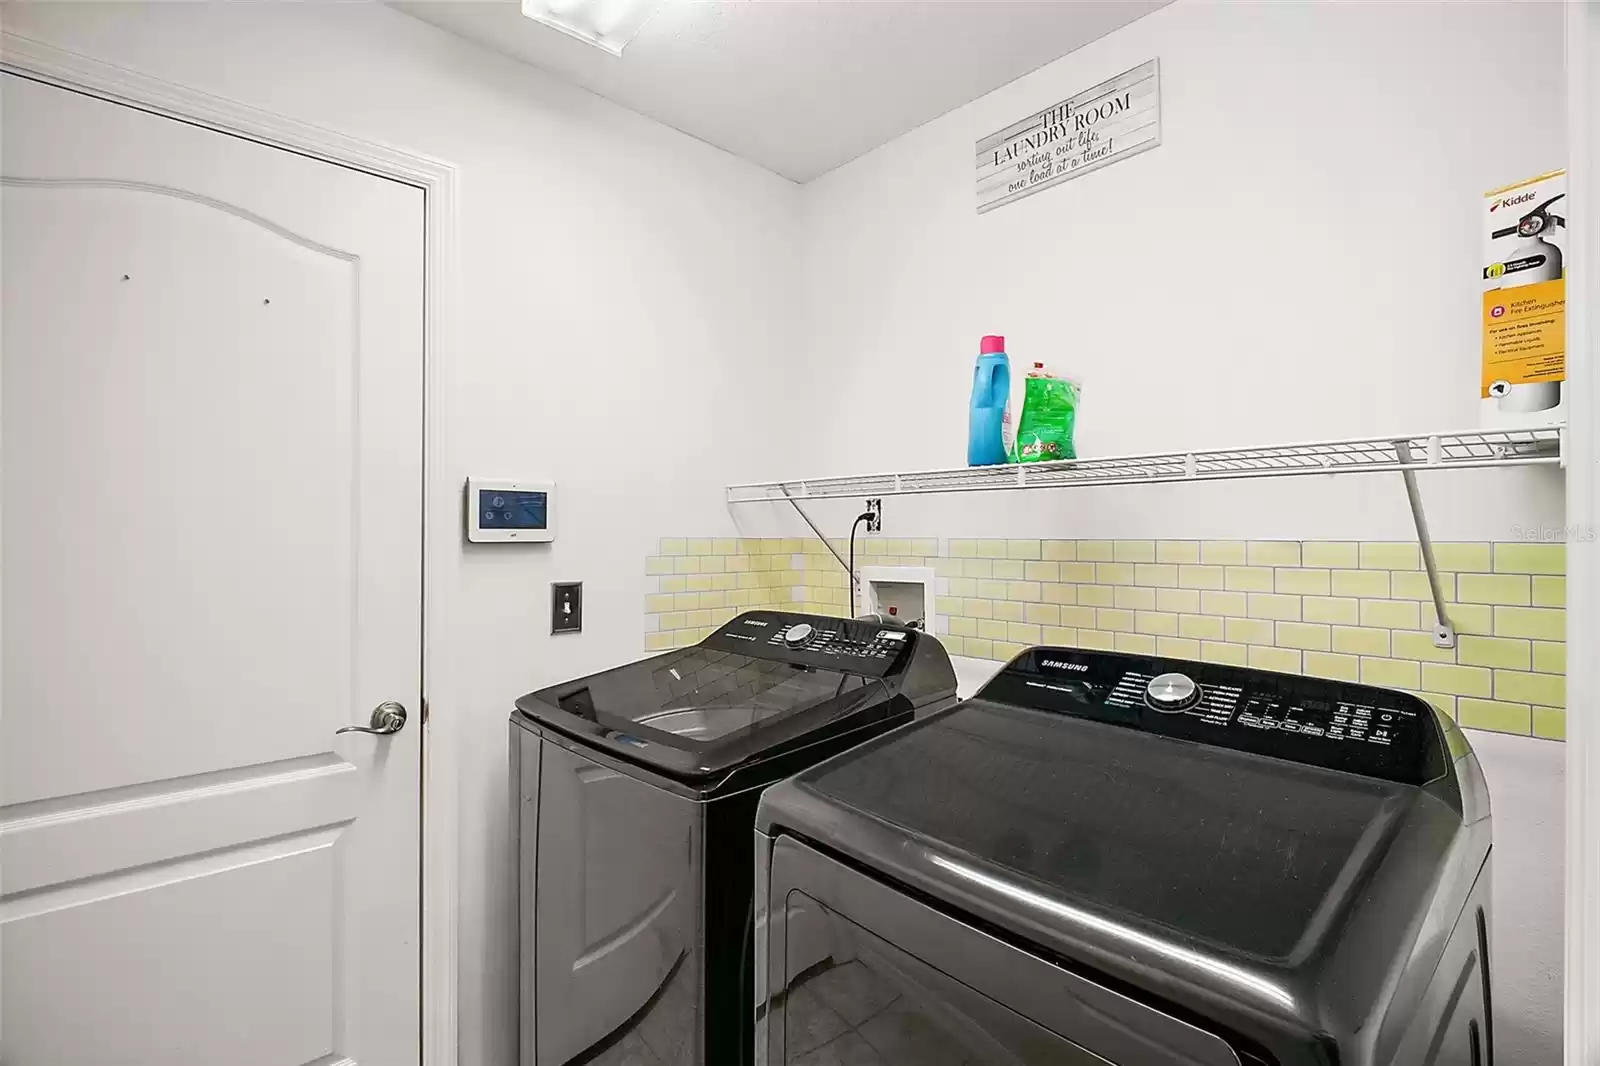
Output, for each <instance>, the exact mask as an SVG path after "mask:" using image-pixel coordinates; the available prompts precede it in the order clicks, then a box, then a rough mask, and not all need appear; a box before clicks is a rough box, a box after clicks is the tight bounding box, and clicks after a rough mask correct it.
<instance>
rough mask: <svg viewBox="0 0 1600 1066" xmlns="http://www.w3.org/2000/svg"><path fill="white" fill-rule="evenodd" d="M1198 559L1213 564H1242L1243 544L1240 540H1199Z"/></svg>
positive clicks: (1243, 558) (1243, 557) (1243, 556)
mask: <svg viewBox="0 0 1600 1066" xmlns="http://www.w3.org/2000/svg"><path fill="white" fill-rule="evenodd" d="M1200 561H1201V562H1202V563H1210V564H1212V565H1214V566H1243V565H1244V561H1245V544H1244V541H1242V540H1203V541H1201V542H1200Z"/></svg>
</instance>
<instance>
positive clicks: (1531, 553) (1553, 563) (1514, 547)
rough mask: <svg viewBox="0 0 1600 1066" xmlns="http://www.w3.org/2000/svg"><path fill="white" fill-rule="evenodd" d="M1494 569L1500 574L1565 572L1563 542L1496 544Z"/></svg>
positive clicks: (1565, 561)
mask: <svg viewBox="0 0 1600 1066" xmlns="http://www.w3.org/2000/svg"><path fill="white" fill-rule="evenodd" d="M1494 569H1495V572H1496V573H1502V574H1565V573H1566V572H1567V546H1566V545H1565V544H1496V545H1495V546H1494Z"/></svg>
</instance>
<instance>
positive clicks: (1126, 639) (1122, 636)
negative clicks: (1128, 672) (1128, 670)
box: [1112, 633, 1156, 655]
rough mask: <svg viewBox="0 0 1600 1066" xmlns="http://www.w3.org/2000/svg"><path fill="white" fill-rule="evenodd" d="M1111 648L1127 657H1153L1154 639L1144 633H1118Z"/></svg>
mask: <svg viewBox="0 0 1600 1066" xmlns="http://www.w3.org/2000/svg"><path fill="white" fill-rule="evenodd" d="M1112 647H1114V648H1115V649H1116V650H1117V651H1121V652H1127V653H1128V654H1129V655H1154V654H1155V653H1156V638H1155V637H1152V636H1147V635H1146V634H1144V633H1118V634H1117V635H1116V640H1115V642H1113V644H1112Z"/></svg>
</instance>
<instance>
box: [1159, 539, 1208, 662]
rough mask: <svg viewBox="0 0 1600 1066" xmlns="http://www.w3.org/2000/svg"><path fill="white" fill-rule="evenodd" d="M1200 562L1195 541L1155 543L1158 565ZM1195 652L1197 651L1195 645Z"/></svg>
mask: <svg viewBox="0 0 1600 1066" xmlns="http://www.w3.org/2000/svg"><path fill="white" fill-rule="evenodd" d="M1199 561H1200V542H1199V541H1197V540H1158V541H1156V562H1158V563H1179V564H1181V563H1198V562H1199ZM1195 651H1196V652H1198V651H1199V646H1198V645H1197V646H1196V648H1195Z"/></svg>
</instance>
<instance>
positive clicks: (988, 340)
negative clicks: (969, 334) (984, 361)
mask: <svg viewBox="0 0 1600 1066" xmlns="http://www.w3.org/2000/svg"><path fill="white" fill-rule="evenodd" d="M1005 350H1006V339H1005V338H1004V337H1000V336H996V335H995V334H993V333H991V334H989V335H988V336H987V337H985V338H983V340H981V341H979V342H978V354H979V355H992V354H993V353H995V352H1003V351H1005Z"/></svg>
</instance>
